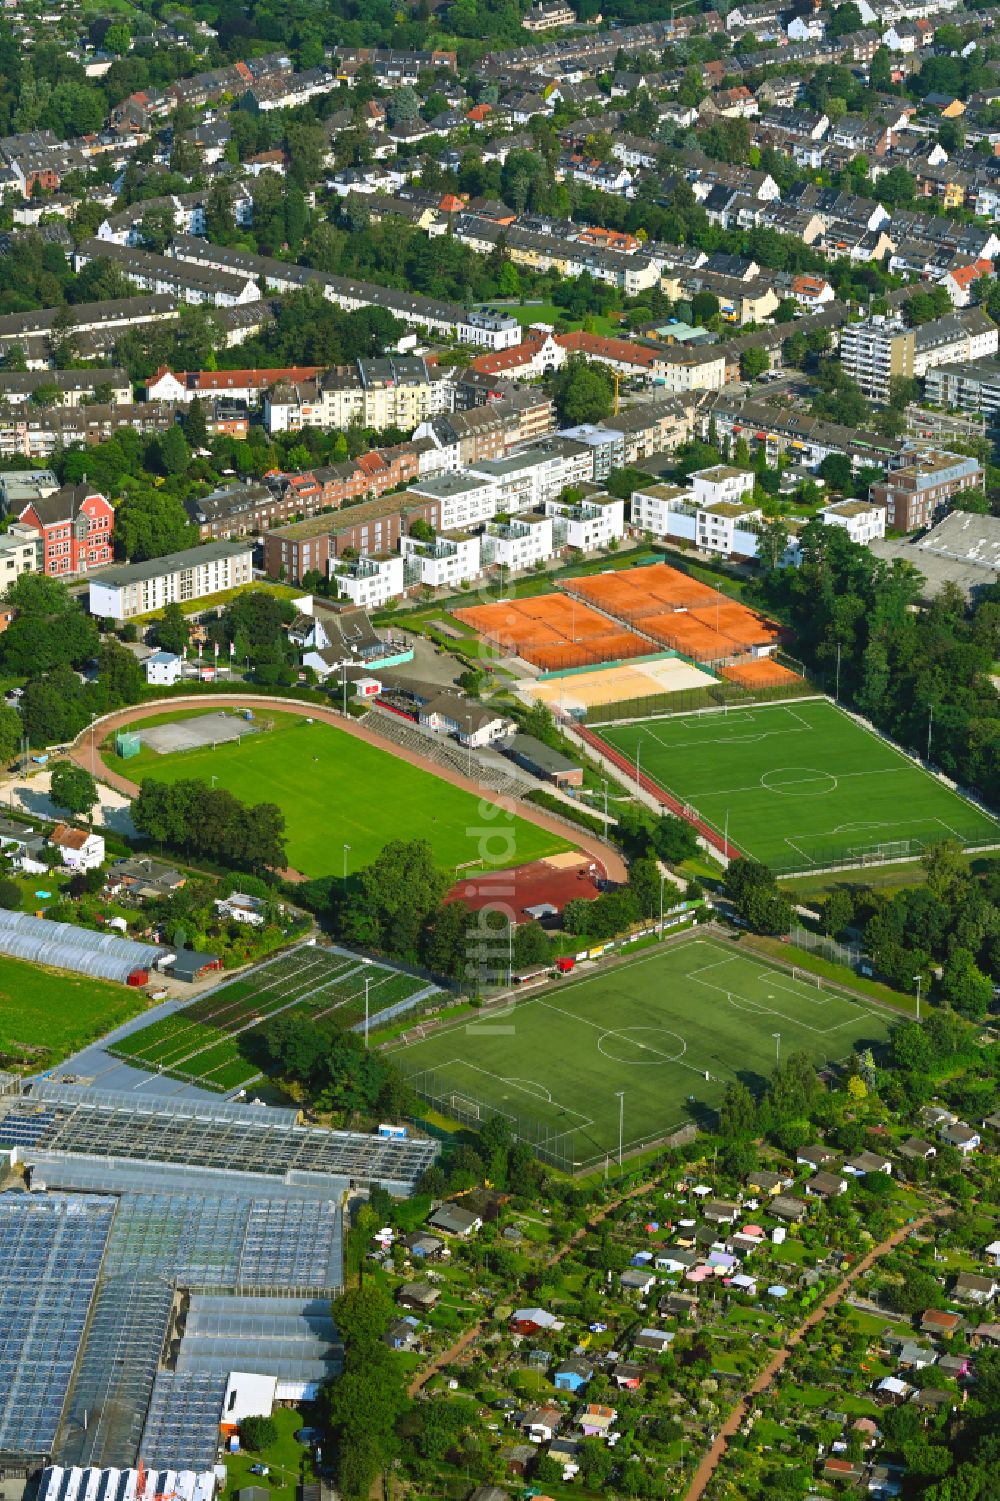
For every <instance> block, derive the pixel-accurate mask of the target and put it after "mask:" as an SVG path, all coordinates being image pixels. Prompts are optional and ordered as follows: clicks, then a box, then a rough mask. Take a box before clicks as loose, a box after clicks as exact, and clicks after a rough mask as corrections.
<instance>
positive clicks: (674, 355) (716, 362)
mask: <svg viewBox="0 0 1000 1501" xmlns="http://www.w3.org/2000/svg"><path fill="white" fill-rule="evenodd" d="M656 384H657V385H658V386H661V385H662V386H663V388H664V390H665V391H666V392H667V394H668V395H671V396H679V395H683V394H684V392H686V391H721V390H722V388H723V386H724V385H725V384H726V356H725V354H719V353H716V351H715V349H714V348H709V349H678V350H673V349H671V350H668V351H667V352H666V353H665V354H664V355H663V357H662V358H661V361H660V366H659V370H658V372H657V375H656Z"/></svg>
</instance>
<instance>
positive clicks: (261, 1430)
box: [240, 1416, 278, 1454]
mask: <svg viewBox="0 0 1000 1501" xmlns="http://www.w3.org/2000/svg"><path fill="white" fill-rule="evenodd" d="M240 1440H241V1442H242V1444H243V1447H244V1448H245V1449H252V1450H253V1451H254V1453H256V1454H259V1453H260V1451H261V1450H262V1449H270V1448H271V1446H272V1444H276V1443H277V1442H278V1425H277V1423H276V1422H275V1421H274V1419H273V1418H269V1417H264V1416H260V1417H248V1418H241V1419H240Z"/></svg>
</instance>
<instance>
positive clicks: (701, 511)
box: [632, 465, 763, 558]
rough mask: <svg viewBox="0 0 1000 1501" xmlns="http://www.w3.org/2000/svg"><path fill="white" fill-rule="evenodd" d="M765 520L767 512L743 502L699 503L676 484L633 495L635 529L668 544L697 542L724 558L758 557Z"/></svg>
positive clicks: (637, 492) (697, 544)
mask: <svg viewBox="0 0 1000 1501" xmlns="http://www.w3.org/2000/svg"><path fill="white" fill-rule="evenodd" d="M718 467H719V468H723V467H724V466H722V465H719V466H718ZM706 472H708V473H711V472H712V471H706ZM734 472H735V473H740V472H741V471H738V470H737V471H734ZM692 478H694V476H693V475H692ZM750 479H751V481H752V479H753V476H752V475H751V476H750ZM762 520H763V512H762V511H761V510H759V509H758V508H757V507H756V506H752V505H746V504H745V503H744V502H743V501H741V500H713V499H711V498H709V499H707V500H699V498H698V496H697V494H696V493H695V492H694V491H693V490H682V489H680V488H678V487H677V486H676V485H650V486H649V488H648V489H646V490H636V491H635V493H634V494H633V496H632V524H633V526H638V527H641V528H642V530H643V531H646V532H652V534H653V535H654V536H656V537H662V538H664V539H665V540H667V541H674V542H693V543H694V545H695V546H696V547H699V548H700V549H701V550H702V551H703V552H714V553H718V554H719V556H720V557H724V558H728V557H731V556H732V555H733V554H734V553H735V554H737V555H738V556H740V557H744V558H753V557H756V554H757V525H758V524H759V523H760V522H761V521H762Z"/></svg>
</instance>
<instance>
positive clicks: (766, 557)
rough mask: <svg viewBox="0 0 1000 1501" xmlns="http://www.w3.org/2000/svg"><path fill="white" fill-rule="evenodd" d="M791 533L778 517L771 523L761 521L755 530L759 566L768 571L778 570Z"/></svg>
mask: <svg viewBox="0 0 1000 1501" xmlns="http://www.w3.org/2000/svg"><path fill="white" fill-rule="evenodd" d="M790 536H791V533H790V532H789V530H788V527H787V525H786V524H785V522H784V521H782V520H781V518H780V517H778V518H776V519H775V520H773V521H763V522H761V523H760V524H759V526H758V529H757V558H758V561H759V562H760V566H761V567H762V568H764V569H767V570H768V571H773V570H774V569H775V568H780V566H781V561H782V559H783V558H784V556H785V553H786V552H787V551H788V539H789V537H790Z"/></svg>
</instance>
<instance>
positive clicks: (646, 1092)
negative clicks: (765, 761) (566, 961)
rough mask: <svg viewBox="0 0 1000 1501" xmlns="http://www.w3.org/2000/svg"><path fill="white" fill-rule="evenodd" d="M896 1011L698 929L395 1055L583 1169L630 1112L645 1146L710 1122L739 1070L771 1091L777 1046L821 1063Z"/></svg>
mask: <svg viewBox="0 0 1000 1501" xmlns="http://www.w3.org/2000/svg"><path fill="white" fill-rule="evenodd" d="M892 1022H893V1018H892V1016H891V1015H890V1014H889V1013H887V1012H882V1011H879V1010H876V1009H873V1008H872V1007H870V1006H868V1005H867V1004H866V1003H864V1002H863V1001H861V1000H854V999H852V998H851V997H849V996H847V995H844V994H842V993H841V992H839V991H834V990H831V989H828V988H826V987H825V986H824V985H823V983H822V982H821V981H818V980H817V979H816V977H814V976H811V975H809V976H806V975H803V974H798V973H795V972H793V971H786V970H784V969H782V968H779V967H777V966H775V965H771V964H768V963H766V962H764V961H762V960H760V959H758V958H757V957H756V956H753V955H750V954H749V953H746V952H744V951H742V950H741V949H739V948H738V947H736V946H735V945H733V944H731V943H725V942H720V941H719V940H716V939H706V938H701V937H698V936H694V935H692V936H691V937H688V938H684V939H682V940H680V941H678V942H674V943H668V944H665V945H664V946H663V947H657V948H656V949H655V950H654V951H652V952H647V953H645V954H643V955H642V956H641V957H636V958H635V959H634V960H632V961H631V962H629V963H626V964H623V965H616V966H614V967H613V968H610V969H607V970H602V971H599V972H596V973H594V974H593V975H591V976H587V977H581V978H580V979H579V980H575V981H569V982H567V983H566V984H564V985H560V986H555V985H549V986H547V987H546V989H545V990H544V992H543V993H541V994H539V995H537V996H533V997H528V998H526V999H525V1000H523V1001H518V1002H517V1003H516V1004H515V1005H514V1006H513V1007H511V1008H510V1009H508V1010H506V1011H493V1012H489V1013H486V1014H483V1015H482V1016H481V1017H478V1018H477V1019H476V1020H475V1021H472V1022H468V1023H465V1024H462V1025H458V1026H451V1027H448V1028H445V1029H442V1030H440V1031H437V1032H432V1033H430V1034H429V1035H428V1036H426V1037H424V1038H422V1039H419V1040H416V1041H411V1042H407V1043H405V1044H404V1045H402V1046H401V1047H400V1048H397V1049H394V1050H393V1052H392V1054H391V1056H392V1058H393V1060H394V1061H395V1062H396V1063H397V1064H399V1066H400V1067H401V1069H402V1070H403V1072H404V1073H405V1074H406V1076H407V1077H408V1079H409V1080H410V1082H411V1084H412V1085H413V1087H414V1089H415V1090H416V1091H417V1093H418V1094H419V1095H420V1096H421V1097H422V1098H423V1099H425V1100H426V1101H427V1102H429V1103H431V1104H432V1105H434V1106H435V1108H437V1109H438V1110H440V1111H441V1112H442V1113H443V1114H446V1115H450V1116H452V1117H454V1118H455V1119H458V1120H461V1121H464V1122H467V1123H470V1124H473V1125H475V1124H476V1123H477V1122H482V1121H485V1120H488V1119H489V1118H491V1117H492V1116H493V1115H495V1114H501V1115H505V1116H507V1117H508V1119H509V1120H510V1122H511V1124H512V1126H513V1128H514V1130H515V1131H516V1132H517V1133H518V1135H520V1136H521V1137H523V1138H524V1139H525V1140H527V1141H529V1142H531V1143H532V1145H534V1146H535V1147H536V1149H537V1150H538V1152H539V1155H540V1156H541V1157H542V1158H543V1160H545V1161H547V1162H550V1163H552V1164H553V1165H555V1166H557V1167H561V1168H563V1169H565V1170H567V1171H573V1170H574V1169H579V1168H583V1167H586V1166H590V1165H592V1164H593V1163H594V1162H595V1161H598V1160H601V1161H603V1159H604V1157H605V1155H606V1154H610V1155H612V1156H615V1155H616V1154H617V1152H618V1140H619V1124H620V1120H621V1121H623V1123H624V1125H623V1131H622V1137H623V1146H624V1149H625V1151H629V1150H636V1149H639V1148H641V1147H642V1146H643V1145H644V1144H646V1143H652V1142H654V1141H656V1140H658V1139H659V1138H661V1137H662V1136H663V1135H665V1134H666V1133H667V1132H669V1131H671V1130H672V1129H674V1128H675V1127H677V1126H679V1125H681V1124H683V1123H684V1122H686V1121H688V1120H691V1119H694V1120H701V1119H704V1118H705V1117H706V1116H707V1115H709V1114H710V1113H711V1112H712V1111H714V1110H715V1109H717V1108H718V1106H719V1104H720V1103H721V1101H722V1098H723V1095H724V1094H725V1090H726V1086H727V1084H728V1083H729V1082H730V1080H732V1079H737V1078H739V1079H742V1080H743V1081H744V1082H745V1083H746V1084H747V1085H748V1087H749V1088H751V1089H753V1090H755V1091H759V1090H761V1089H762V1088H763V1087H764V1085H765V1083H766V1081H767V1079H768V1077H769V1075H770V1073H771V1071H772V1069H773V1067H774V1064H775V1058H776V1055H777V1053H778V1050H779V1048H780V1050H781V1054H782V1055H783V1056H785V1057H787V1055H788V1053H789V1052H796V1051H797V1052H805V1053H806V1054H808V1056H809V1058H810V1059H811V1060H812V1061H813V1062H814V1063H815V1064H816V1065H817V1066H821V1065H824V1064H827V1063H830V1062H834V1061H836V1060H838V1059H842V1058H846V1057H848V1056H849V1055H850V1053H851V1052H852V1051H853V1050H855V1049H859V1048H865V1047H875V1048H877V1047H879V1046H880V1045H881V1044H883V1043H884V1042H885V1041H886V1039H887V1037H888V1035H889V1031H890V1028H891V1026H892ZM776 1033H780V1034H781V1035H780V1042H779V1040H778V1039H777V1038H776V1037H775V1034H776ZM619 1092H623V1101H622V1104H623V1109H622V1114H621V1117H620V1115H619V1108H620V1107H619Z"/></svg>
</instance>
